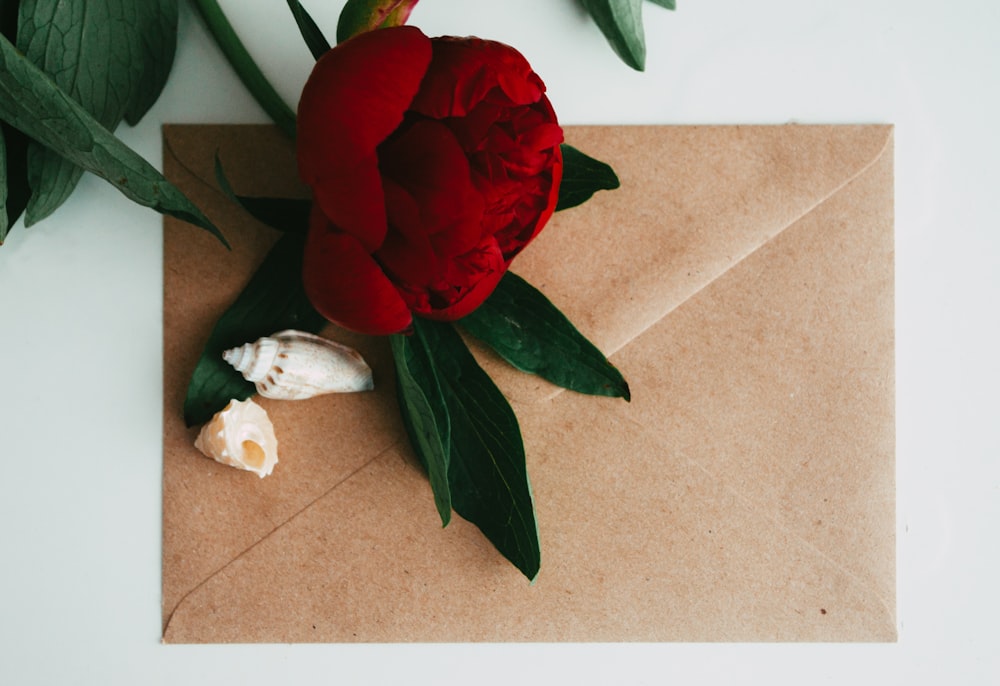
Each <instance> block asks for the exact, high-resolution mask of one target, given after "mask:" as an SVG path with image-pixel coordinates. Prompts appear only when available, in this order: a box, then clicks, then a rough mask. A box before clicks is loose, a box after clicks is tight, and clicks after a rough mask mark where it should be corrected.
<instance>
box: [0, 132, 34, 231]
mask: <svg viewBox="0 0 1000 686" xmlns="http://www.w3.org/2000/svg"><path fill="white" fill-rule="evenodd" d="M28 141H29V139H28V137H27V136H25V135H24V134H23V133H21V132H20V131H18V130H17V129H15V128H14V127H13V126H10V125H8V124H6V123H3V122H0V243H3V242H4V240H5V238H6V235H7V233H8V232H9V231H10V227H12V226H13V225H14V222H16V221H17V219H18V217H20V216H21V213H22V212H24V208H25V207H27V206H28V198H29V197H31V189H30V188H29V187H28V162H27V150H28Z"/></svg>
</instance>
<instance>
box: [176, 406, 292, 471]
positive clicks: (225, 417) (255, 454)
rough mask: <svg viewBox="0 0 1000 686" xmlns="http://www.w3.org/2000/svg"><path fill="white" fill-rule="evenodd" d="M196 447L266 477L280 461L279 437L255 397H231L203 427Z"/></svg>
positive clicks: (223, 461)
mask: <svg viewBox="0 0 1000 686" xmlns="http://www.w3.org/2000/svg"><path fill="white" fill-rule="evenodd" d="M194 447H196V448H197V449H198V450H200V451H201V452H202V453H203V454H204V455H205V456H206V457H210V458H212V459H213V460H215V461H216V462H221V463H222V464H225V465H229V466H230V467H236V468H237V469H246V470H247V471H251V472H253V473H255V474H256V475H257V476H259V477H260V478H262V479H263V478H264V477H265V476H267V475H268V474H270V473H271V471H272V470H273V469H274V465H276V464H277V463H278V439H277V438H275V436H274V426H273V425H272V424H271V420H270V419H269V418H268V416H267V412H265V411H264V408H263V407H261V406H260V405H258V404H257V403H255V402H254V401H252V400H246V401H239V400H230V401H229V404H228V405H226V407H225V409H223V410H221V411H220V412H216V413H215V416H214V417H212V419H211V420H210V421H209V422H208V423H207V424H205V426H203V427H201V432H200V433H199V434H198V438H196V439H195V441H194Z"/></svg>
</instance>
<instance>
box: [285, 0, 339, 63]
mask: <svg viewBox="0 0 1000 686" xmlns="http://www.w3.org/2000/svg"><path fill="white" fill-rule="evenodd" d="M288 9H290V10H291V11H292V16H294V17H295V23H296V24H298V27H299V33H301V34H302V40H304V41H305V42H306V47H308V48H309V52H311V53H312V56H313V57H314V58H316V59H319V58H320V57H322V56H323V55H324V54H325V53H326V52H328V51H329V50H330V42H329V41H328V40H327V39H326V36H324V35H323V32H322V31H320V30H319V27H318V26H316V22H315V21H313V18H312V17H310V16H309V13H308V12H306V10H305V8H304V7H302V5H301V4H300V3H299V0H288Z"/></svg>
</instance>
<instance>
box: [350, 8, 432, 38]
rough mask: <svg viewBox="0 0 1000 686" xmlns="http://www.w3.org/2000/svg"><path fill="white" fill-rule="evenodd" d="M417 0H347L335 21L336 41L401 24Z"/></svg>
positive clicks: (404, 21)
mask: <svg viewBox="0 0 1000 686" xmlns="http://www.w3.org/2000/svg"><path fill="white" fill-rule="evenodd" d="M416 4H417V0H347V4H346V5H344V9H342V10H341V11H340V19H339V20H338V21H337V42H338V43H343V42H344V41H345V40H347V39H348V38H350V37H351V36H354V35H357V34H359V33H364V32H365V31H372V30H374V29H384V28H387V27H389V26H402V25H403V24H405V23H406V20H407V19H408V18H409V16H410V12H412V11H413V6H414V5H416Z"/></svg>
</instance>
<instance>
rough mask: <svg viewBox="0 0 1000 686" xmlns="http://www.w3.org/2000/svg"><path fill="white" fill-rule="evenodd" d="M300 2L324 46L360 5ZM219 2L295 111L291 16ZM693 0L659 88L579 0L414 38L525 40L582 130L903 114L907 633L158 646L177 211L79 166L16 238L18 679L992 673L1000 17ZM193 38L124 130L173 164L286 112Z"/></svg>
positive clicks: (533, 679)
mask: <svg viewBox="0 0 1000 686" xmlns="http://www.w3.org/2000/svg"><path fill="white" fill-rule="evenodd" d="M303 4H304V5H305V7H306V8H307V9H308V10H309V11H310V12H311V13H312V14H313V16H314V17H315V18H316V20H317V22H318V23H319V24H320V25H321V26H322V27H323V28H324V30H325V31H326V33H327V34H328V35H330V36H331V37H332V36H333V34H334V27H335V24H336V18H337V15H338V13H339V9H340V7H341V6H342V4H343V3H342V2H339V1H333V2H330V1H327V0H303ZM222 5H223V7H224V8H226V10H227V12H228V13H229V14H230V15H231V18H232V20H233V23H234V24H235V25H236V27H237V30H238V31H239V33H240V34H241V36H242V37H243V39H244V41H245V42H246V43H247V44H248V45H249V46H250V48H251V50H252V51H253V52H254V54H255V57H256V58H257V59H258V60H259V61H260V62H261V63H262V65H263V66H264V68H265V71H266V72H267V73H268V75H269V76H270V77H271V78H272V79H273V81H274V82H275V83H276V84H277V85H278V86H279V89H280V90H281V92H282V93H283V95H284V96H285V97H286V98H287V99H288V101H289V102H290V103H292V104H294V102H295V100H296V97H297V92H298V90H299V88H300V87H301V85H302V83H303V82H304V80H305V78H306V75H307V74H308V70H309V68H310V63H311V57H310V55H309V54H308V52H307V51H306V50H305V48H304V47H303V45H302V43H301V41H300V39H299V37H298V33H297V30H296V29H295V27H294V23H293V22H292V20H291V18H290V15H289V13H288V10H287V7H286V5H285V3H284V2H282V1H281V0H228V1H227V2H223V3H222ZM679 5H680V7H679V10H678V11H677V12H673V13H671V12H667V11H665V10H663V9H662V8H659V7H657V6H655V5H653V4H651V3H647V4H646V5H645V20H646V21H645V23H646V34H647V42H648V44H649V56H648V63H647V69H646V72H645V73H644V74H639V73H636V72H632V71H631V70H629V69H628V68H627V67H626V66H624V64H622V63H621V62H620V61H619V60H618V59H617V57H616V56H615V55H614V54H613V53H612V52H611V50H610V48H609V47H608V46H607V45H606V44H605V42H604V40H603V38H602V37H601V35H600V34H599V33H598V31H597V29H596V27H594V25H593V24H592V23H591V22H590V20H589V19H588V18H587V16H586V15H585V14H584V13H583V12H582V10H580V9H579V7H578V6H577V4H576V2H575V0H547V1H546V2H539V1H538V0H516V1H515V0H506V1H505V2H499V1H496V0H491V1H487V0H423V1H422V2H421V3H420V5H418V7H417V9H416V10H415V12H414V14H413V16H412V17H411V23H414V24H416V25H418V26H420V27H421V28H423V29H424V30H425V31H426V32H427V33H428V34H430V35H437V34H443V33H451V34H478V35H481V36H484V37H490V38H496V39H500V40H504V41H506V42H509V43H512V44H514V45H515V46H516V47H518V48H519V49H520V50H521V51H522V52H523V53H524V54H525V55H526V56H527V57H528V59H529V60H530V61H531V62H532V63H533V65H534V67H535V69H536V70H537V71H538V72H539V73H540V74H541V75H542V76H543V78H544V79H545V81H546V83H547V84H548V87H549V94H550V97H551V99H552V100H553V102H554V104H555V107H556V109H557V111H558V112H559V113H560V117H561V120H562V121H563V123H567V124H584V123H600V124H604V123H609V124H610V123H655V124H692V123H784V122H789V121H795V122H802V123H868V122H878V123H883V122H889V123H894V124H896V127H897V128H896V142H895V146H896V174H897V181H896V188H897V195H896V203H897V212H896V245H897V252H896V259H897V294H896V296H897V379H898V380H897V391H898V400H897V407H898V430H897V433H898V449H897V453H898V458H897V459H898V489H899V495H898V531H899V533H898V567H899V574H898V579H899V590H898V607H899V636H900V638H899V642H898V644H894V645H689V644H673V645H583V646H581V645H513V646H493V645H460V646H446V645H413V646H407V645H404V646H368V645H360V646H359V645H346V646H345V645H291V646H290V645H264V646H162V645H160V644H159V634H160V604H159V603H160V590H159V589H160V459H161V455H160V451H161V447H160V431H161V378H160V375H161V353H162V347H161V336H162V325H161V321H160V317H161V284H162V280H161V279H162V277H161V259H162V250H161V220H160V217H159V216H158V215H156V214H155V213H153V212H151V211H149V210H146V209H144V208H141V207H138V206H135V205H132V204H131V203H130V202H128V201H127V200H126V199H124V198H123V197H122V196H120V195H119V194H118V193H117V191H115V190H114V189H112V188H111V187H110V186H108V185H106V184H104V183H103V182H101V181H99V180H98V179H96V178H94V177H89V176H88V177H85V178H84V180H83V182H82V183H81V185H80V187H79V189H78V191H77V192H76V193H75V194H74V195H73V197H72V199H71V200H70V202H69V203H68V204H66V205H65V206H64V207H63V208H62V209H60V210H59V211H58V213H57V214H56V215H55V216H53V217H52V218H50V219H48V220H46V221H45V222H43V223H42V224H39V225H37V226H34V227H32V228H30V229H28V230H25V229H24V227H23V226H22V225H20V224H18V225H17V226H16V227H15V228H14V230H13V232H12V234H11V235H10V237H9V239H8V241H7V243H6V244H5V245H3V246H2V247H0V469H2V471H0V683H3V684H11V685H20V684H106V685H107V684H137V683H143V684H209V683H221V684H235V683H239V684H246V685H251V684H292V683H294V684H299V683H366V684H382V683H385V684H390V683H401V684H432V683H433V684H452V683H455V684H457V683H475V684H477V685H486V684H510V683H525V684H530V683H540V684H541V683H584V684H590V683H593V684H599V683H601V684H610V683H616V684H617V683H622V684H626V683H635V684H661V683H669V682H675V683H694V684H716V683H719V684H721V683H767V684H802V683H810V684H813V683H833V684H842V683H847V682H849V681H850V682H854V683H890V684H893V683H899V684H923V683H929V684H930V683H942V682H944V681H946V680H947V682H948V683H959V684H994V683H1000V656H998V655H1000V651H998V640H997V639H998V634H1000V632H998V631H997V620H998V613H1000V603H998V592H997V581H998V580H1000V555H998V540H1000V536H998V531H997V525H998V524H1000V467H998V460H997V452H998V448H997V446H998V444H1000V440H998V439H1000V436H998V430H997V428H998V426H1000V421H998V412H997V410H998V406H1000V402H998V400H997V393H996V390H997V388H998V387H1000V378H998V361H997V360H998V349H1000V346H998V344H1000V341H998V328H1000V327H998V302H1000V299H998V295H1000V289H998V275H997V273H998V269H997V268H998V266H1000V264H998V257H1000V250H998V248H1000V239H998V238H997V234H998V226H997V224H998V220H997V218H998V217H1000V200H998V198H1000V193H998V188H1000V172H998V167H997V163H998V160H1000V135H998V128H997V127H998V124H997V122H1000V87H998V86H1000V49H998V43H997V40H998V38H997V37H998V35H1000V6H998V5H997V4H996V3H995V2H992V1H987V0H965V1H964V2H961V1H957V2H952V3H940V2H930V1H929V0H839V1H838V2H803V1H802V0H755V2H746V1H745V0H702V1H701V2H695V1H694V0H688V1H685V0H681V2H680V3H679ZM180 32H181V33H180V44H179V46H178V52H177V60H176V63H175V67H174V71H173V73H172V75H171V78H170V81H169V83H168V86H167V89H166V91H165V92H164V94H163V96H162V97H161V99H160V101H159V102H158V104H157V105H156V106H155V108H154V109H153V110H152V111H151V113H150V114H149V115H148V116H147V117H146V119H145V120H144V121H143V122H142V123H141V124H140V125H139V126H138V127H137V128H134V129H129V128H128V127H124V126H123V127H122V129H120V131H119V135H120V136H121V137H122V138H123V139H124V140H125V141H126V142H127V143H128V144H129V145H131V146H133V147H134V148H135V149H136V150H138V151H139V152H140V153H141V154H142V155H144V156H145V157H146V158H147V159H149V160H150V161H151V162H153V163H154V164H155V165H157V166H159V165H160V161H161V154H160V147H159V146H160V138H159V131H160V126H161V125H162V124H163V123H165V122H196V123H200V122H217V123H247V122H264V121H267V118H266V116H265V115H264V114H263V113H262V112H261V110H260V109H259V108H258V107H257V106H256V104H255V103H254V102H253V100H252V99H251V98H250V97H249V96H248V95H247V94H246V92H245V91H244V90H243V88H242V86H241V85H240V84H239V82H238V81H237V79H236V78H235V77H234V75H233V74H232V72H231V70H230V68H229V67H228V66H227V64H226V62H225V61H224V59H223V58H222V57H221V55H220V53H219V52H218V50H217V49H216V48H215V46H214V43H213V42H212V41H211V39H210V38H209V37H208V35H207V34H206V32H205V30H204V29H203V27H202V25H201V23H200V19H199V18H198V17H196V16H195V15H194V13H193V11H192V10H191V9H190V7H189V6H188V5H187V4H186V3H183V2H182V15H181V23H180ZM664 621H665V622H668V621H670V618H669V617H664Z"/></svg>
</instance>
